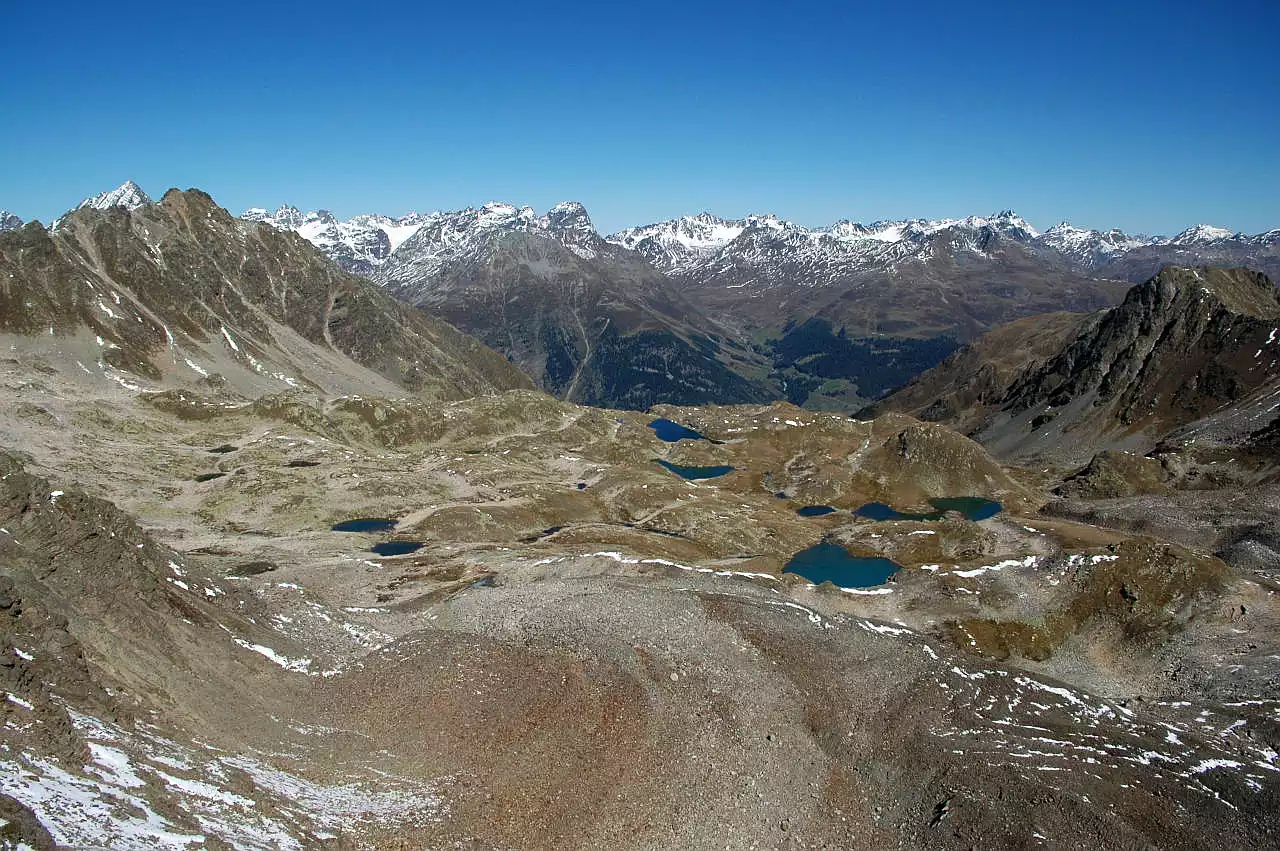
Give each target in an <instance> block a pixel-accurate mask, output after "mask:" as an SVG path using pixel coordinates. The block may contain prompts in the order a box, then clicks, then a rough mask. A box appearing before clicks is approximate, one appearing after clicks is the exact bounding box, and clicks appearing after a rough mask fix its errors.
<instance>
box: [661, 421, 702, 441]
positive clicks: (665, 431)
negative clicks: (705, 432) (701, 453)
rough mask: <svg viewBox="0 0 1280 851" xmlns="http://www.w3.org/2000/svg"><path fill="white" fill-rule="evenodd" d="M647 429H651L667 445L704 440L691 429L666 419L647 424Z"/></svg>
mask: <svg viewBox="0 0 1280 851" xmlns="http://www.w3.org/2000/svg"><path fill="white" fill-rule="evenodd" d="M649 428H651V429H653V433H654V434H656V435H657V436H658V439H659V440H665V441H666V442H667V443H678V442H680V441H681V440H706V438H705V437H703V436H702V435H701V434H699V433H698V432H696V431H694V430H693V429H691V428H688V427H687V426H682V425H680V423H677V422H674V421H672V420H668V419H658V420H654V421H653V422H651V423H649Z"/></svg>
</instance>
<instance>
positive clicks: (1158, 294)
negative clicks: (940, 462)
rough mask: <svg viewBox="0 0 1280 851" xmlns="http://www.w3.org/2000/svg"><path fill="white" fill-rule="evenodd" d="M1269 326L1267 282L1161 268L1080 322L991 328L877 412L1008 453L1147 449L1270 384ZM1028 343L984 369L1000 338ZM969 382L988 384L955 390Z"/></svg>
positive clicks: (1273, 357) (1271, 309) (1273, 371)
mask: <svg viewBox="0 0 1280 851" xmlns="http://www.w3.org/2000/svg"><path fill="white" fill-rule="evenodd" d="M1278 322H1280V303H1278V302H1277V298H1276V290H1275V287H1274V286H1273V285H1272V283H1271V282H1270V280H1268V279H1267V278H1266V276H1265V275H1262V274H1260V273H1257V272H1251V271H1248V270H1243V269H1233V270H1224V269H1211V268H1205V269H1176V268H1169V269H1166V270H1164V271H1163V272H1161V273H1160V274H1159V275H1157V276H1155V277H1154V278H1152V279H1151V280H1149V281H1147V282H1146V283H1144V284H1141V285H1138V286H1136V287H1134V288H1132V289H1131V290H1130V291H1129V294H1128V295H1127V296H1126V297H1125V300H1124V302H1123V303H1122V304H1121V305H1120V306H1118V307H1116V308H1114V309H1111V310H1107V311H1103V312H1101V313H1098V314H1095V315H1093V316H1092V317H1089V318H1087V319H1085V320H1074V319H1063V318H1045V319H1042V320H1040V319H1034V318H1033V319H1029V320H1026V321H1024V322H1023V323H1020V324H1018V325H1016V326H1012V325H1011V326H1009V327H1007V328H1004V329H998V330H997V331H994V332H992V335H991V339H988V340H985V341H981V340H980V341H978V342H977V343H975V344H974V345H973V346H971V347H970V348H969V349H968V350H967V351H966V352H961V353H958V354H957V355H956V356H955V357H953V358H952V359H950V360H948V361H947V362H946V363H944V364H943V365H941V366H939V367H938V368H937V369H935V370H933V371H931V372H929V373H926V374H924V375H922V376H920V377H919V378H918V379H916V381H914V382H912V383H911V384H909V385H908V386H907V387H905V388H903V389H902V390H901V391H899V392H897V393H895V394H893V395H892V396H890V397H889V398H888V399H886V400H885V401H884V402H883V403H881V404H880V405H878V406H877V410H903V411H908V412H915V413H919V414H921V415H922V416H925V417H926V418H929V419H935V420H939V421H942V422H949V423H957V424H960V423H962V424H963V428H964V431H965V432H966V433H968V434H971V435H974V436H976V437H977V438H978V439H979V440H980V441H981V442H983V443H985V444H987V445H988V446H989V447H991V448H993V449H994V450H995V451H996V452H997V453H999V454H1004V455H1006V456H1014V457H1017V456H1025V455H1032V454H1039V455H1045V454H1054V453H1058V454H1061V455H1063V456H1064V457H1067V456H1079V454H1080V453H1081V452H1086V453H1089V454H1091V453H1092V452H1093V451H1095V450H1096V449H1098V448H1103V447H1105V446H1107V445H1113V446H1117V447H1127V448H1137V449H1140V450H1141V451H1143V452H1145V451H1147V450H1149V449H1151V448H1153V447H1154V445H1155V443H1156V441H1157V440H1158V439H1159V438H1160V437H1161V436H1162V435H1165V434H1166V433H1169V432H1171V431H1172V430H1174V429H1176V428H1178V427H1182V426H1188V425H1189V424H1191V423H1193V422H1195V421H1197V420H1200V419H1202V418H1205V417H1207V416H1209V415H1211V414H1213V413H1214V412H1216V411H1218V410H1219V409H1222V408H1224V407H1226V406H1230V405H1232V404H1235V403H1238V402H1242V401H1244V400H1246V399H1247V398H1249V397H1251V395H1253V394H1255V393H1257V392H1259V391H1262V390H1264V389H1265V388H1266V387H1267V386H1269V384H1270V383H1271V382H1273V381H1275V380H1276V379H1277V378H1278V377H1280V357H1278V356H1280V350H1273V347H1275V346H1276V345H1277V342H1278V341H1277V339H1276V338H1277V335H1276V333H1275V329H1276V327H1277V324H1278ZM1041 328H1043V329H1044V330H1045V331H1046V333H1045V334H1043V335H1040V334H1039V330H1040V329H1041ZM1030 337H1038V340H1039V343H1038V346H1037V349H1038V351H1034V352H1033V351H1031V350H1024V351H1023V353H1022V354H1020V355H1015V356H1014V357H1013V360H1014V362H1015V366H1014V367H1013V368H1011V369H1010V368H1006V369H1003V370H996V369H994V368H993V367H991V366H990V364H991V363H993V359H992V358H991V357H990V353H992V352H994V351H996V350H998V349H1001V348H1002V347H1003V345H1002V343H1003V342H1005V341H1009V340H1014V339H1029V338H1030ZM1059 341H1061V342H1059ZM1041 346H1043V348H1040V347H1041ZM974 376H985V378H986V380H987V384H986V386H983V387H981V388H980V389H979V390H978V391H977V392H970V393H969V394H967V395H965V394H960V393H957V392H956V390H955V388H958V387H961V386H963V385H966V383H968V386H972V385H971V382H972V381H973V380H974V379H973V377H974ZM935 391H941V392H940V393H935ZM1085 457H1086V458H1087V457H1088V455H1085Z"/></svg>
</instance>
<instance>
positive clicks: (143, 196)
mask: <svg viewBox="0 0 1280 851" xmlns="http://www.w3.org/2000/svg"><path fill="white" fill-rule="evenodd" d="M152 203H154V202H153V201H152V200H151V196H150V195H148V194H147V193H146V192H144V191H142V187H141V186H139V185H138V184H136V183H134V182H133V181H132V180H126V181H125V182H124V183H122V184H120V185H119V186H118V187H116V188H115V189H112V190H110V191H108V192H102V193H100V194H98V195H94V196H93V197H92V198H86V199H84V200H83V201H81V202H80V203H79V204H77V205H76V209H77V210H80V209H84V208H85V207H91V208H93V209H95V210H109V209H111V208H112V207H124V208H125V209H126V210H136V209H138V208H139V207H144V206H146V205H147V204H152Z"/></svg>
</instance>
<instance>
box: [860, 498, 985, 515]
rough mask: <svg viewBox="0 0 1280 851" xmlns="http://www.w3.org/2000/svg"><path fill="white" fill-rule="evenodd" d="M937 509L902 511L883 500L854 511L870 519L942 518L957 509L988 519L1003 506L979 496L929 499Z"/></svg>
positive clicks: (963, 512)
mask: <svg viewBox="0 0 1280 851" xmlns="http://www.w3.org/2000/svg"><path fill="white" fill-rule="evenodd" d="M929 504H930V505H932V506H933V507H934V508H935V509H937V510H936V511H929V512H926V513H924V514H911V513H906V512H901V511H898V510H896V509H894V508H893V507H892V506H888V505H885V504H884V503H883V502H869V503H867V504H866V505H864V506H862V507H861V508H859V509H858V510H857V511H854V512H853V513H854V514H856V515H857V516H859V517H865V518H867V519H868V520H941V519H942V518H943V516H945V515H946V513H947V512H948V511H957V512H959V513H960V514H963V515H964V516H965V517H966V518H967V519H969V520H986V519H987V518H988V517H995V516H996V515H997V514H999V513H1000V510H1001V509H1002V508H1003V506H1002V505H1001V504H1000V503H998V502H996V501H995V500H991V499H983V498H982V497H977V496H953V497H939V498H938V499H931V500H929Z"/></svg>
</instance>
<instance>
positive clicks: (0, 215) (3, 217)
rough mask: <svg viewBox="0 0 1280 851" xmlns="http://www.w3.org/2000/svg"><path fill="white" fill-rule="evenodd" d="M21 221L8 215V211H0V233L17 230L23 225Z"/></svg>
mask: <svg viewBox="0 0 1280 851" xmlns="http://www.w3.org/2000/svg"><path fill="white" fill-rule="evenodd" d="M23 224H24V223H23V221H22V219H20V218H18V217H17V216H15V215H14V214H13V213H10V212H9V211H8V210H0V233H4V232H5V231H7V230H17V229H18V228H20V227H22V225H23Z"/></svg>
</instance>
